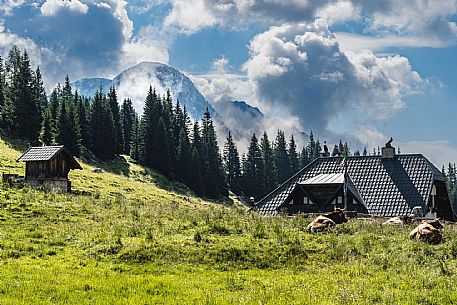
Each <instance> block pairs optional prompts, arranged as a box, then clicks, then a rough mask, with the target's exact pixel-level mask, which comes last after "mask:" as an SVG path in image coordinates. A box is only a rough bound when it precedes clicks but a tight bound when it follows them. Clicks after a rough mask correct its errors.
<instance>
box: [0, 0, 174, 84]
mask: <svg viewBox="0 0 457 305" xmlns="http://www.w3.org/2000/svg"><path fill="white" fill-rule="evenodd" d="M10 6H12V5H10ZM126 6H127V2H126V1H124V0H104V1H98V0H72V1H69V0H47V1H45V2H43V3H42V4H40V3H33V4H29V3H21V5H17V6H16V7H15V8H14V14H11V15H3V26H2V31H1V32H2V33H3V35H2V37H3V38H2V39H3V41H12V40H13V38H14V41H15V42H14V43H16V44H18V45H19V47H21V48H25V49H27V50H28V51H29V53H33V54H36V56H35V57H36V58H37V61H36V62H35V61H32V63H33V64H34V65H36V64H41V68H42V71H43V75H44V77H45V85H46V87H47V88H48V89H51V88H52V87H53V86H54V85H55V83H56V82H59V81H60V82H61V81H62V80H63V78H64V76H65V75H66V74H69V75H70V77H71V79H72V80H76V79H79V78H82V77H88V76H105V77H112V76H114V75H116V74H117V73H119V71H121V70H123V69H125V68H127V67H129V66H132V65H134V64H136V63H139V62H141V61H145V60H148V61H161V62H164V63H167V62H168V45H167V41H168V40H165V39H164V40H163V42H162V41H160V42H159V41H158V40H157V39H154V37H158V36H157V35H154V34H155V32H154V31H155V28H153V27H152V26H146V27H144V28H143V29H141V30H139V31H137V33H136V34H135V35H134V34H133V22H132V21H131V20H130V19H129V16H128V14H127V7H126ZM24 41H26V42H27V43H22V42H24ZM3 44H4V45H5V46H6V47H3V48H1V47H0V54H2V53H3V54H5V53H6V52H7V49H8V45H7V44H6V43H3ZM42 59H43V60H42Z"/></svg>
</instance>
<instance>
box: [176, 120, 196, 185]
mask: <svg viewBox="0 0 457 305" xmlns="http://www.w3.org/2000/svg"><path fill="white" fill-rule="evenodd" d="M191 163H192V147H191V145H190V141H189V136H188V135H187V133H186V131H185V130H184V128H181V132H180V133H179V143H178V147H177V152H176V165H175V167H174V168H175V173H176V175H177V176H178V177H181V178H182V179H183V180H184V182H186V184H188V183H189V182H190V180H192V170H191Z"/></svg>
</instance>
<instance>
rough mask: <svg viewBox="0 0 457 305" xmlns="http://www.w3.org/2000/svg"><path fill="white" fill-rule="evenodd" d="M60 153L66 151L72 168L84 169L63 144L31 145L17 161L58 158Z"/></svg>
mask: <svg viewBox="0 0 457 305" xmlns="http://www.w3.org/2000/svg"><path fill="white" fill-rule="evenodd" d="M60 153H65V154H67V155H68V157H69V158H70V168H71V169H82V167H81V165H80V164H79V163H78V161H76V159H75V158H74V157H73V156H72V154H71V153H70V152H69V151H68V150H67V149H66V148H65V147H64V146H63V145H58V146H37V147H30V148H29V149H28V150H27V151H26V152H25V153H24V154H22V156H20V157H19V158H18V159H17V160H16V161H17V162H39V161H51V160H53V159H54V158H56V157H57V156H58V155H59V154H60Z"/></svg>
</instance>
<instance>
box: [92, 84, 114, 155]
mask: <svg viewBox="0 0 457 305" xmlns="http://www.w3.org/2000/svg"><path fill="white" fill-rule="evenodd" d="M89 125H90V131H91V141H90V142H91V145H90V148H91V150H92V152H93V153H94V154H95V155H96V156H97V157H99V158H102V159H113V158H114V157H115V155H116V145H115V141H114V132H113V130H114V122H113V116H112V114H111V107H110V105H109V102H108V101H107V99H106V97H105V95H104V94H103V92H102V89H101V88H99V89H98V90H97V92H96V93H95V97H94V100H93V101H92V107H91V113H90V120H89Z"/></svg>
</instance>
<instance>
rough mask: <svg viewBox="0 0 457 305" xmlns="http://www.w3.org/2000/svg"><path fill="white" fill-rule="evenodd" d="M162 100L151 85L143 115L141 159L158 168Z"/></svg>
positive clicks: (144, 162)
mask: <svg viewBox="0 0 457 305" xmlns="http://www.w3.org/2000/svg"><path fill="white" fill-rule="evenodd" d="M159 104H160V102H159V99H158V96H157V93H156V91H155V89H154V90H153V89H152V87H149V91H148V94H147V96H146V100H145V103H144V110H143V116H142V117H141V125H140V126H141V138H142V144H143V145H142V152H141V161H142V163H143V164H144V165H146V166H149V167H152V168H157V162H158V159H159V157H158V155H157V148H158V146H159V145H161V143H160V141H159V139H158V122H159V118H160V105H159Z"/></svg>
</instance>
